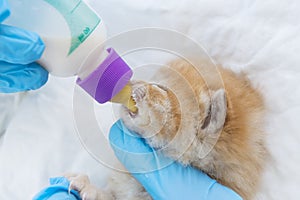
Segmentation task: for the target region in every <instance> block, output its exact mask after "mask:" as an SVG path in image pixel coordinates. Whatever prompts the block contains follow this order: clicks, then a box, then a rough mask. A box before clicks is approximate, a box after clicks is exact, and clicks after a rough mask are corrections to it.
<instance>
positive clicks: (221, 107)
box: [121, 81, 226, 147]
mask: <svg viewBox="0 0 300 200" xmlns="http://www.w3.org/2000/svg"><path fill="white" fill-rule="evenodd" d="M132 89H133V90H132V96H133V99H134V100H135V101H136V106H137V108H138V111H137V112H136V113H132V112H130V111H129V110H128V109H127V108H125V107H123V108H122V111H121V117H122V119H123V121H124V123H125V125H126V126H127V127H128V128H129V129H130V130H132V131H135V132H137V133H139V134H141V135H142V136H143V137H145V138H151V137H152V136H155V140H156V142H155V143H156V144H152V145H155V146H157V147H161V146H163V145H164V142H168V141H170V139H172V138H174V136H175V135H176V134H177V133H178V131H179V129H180V131H181V132H185V135H186V136H187V133H188V132H189V133H191V134H194V135H196V134H197V135H199V134H202V135H204V136H206V135H208V134H215V133H217V132H218V131H220V129H222V127H223V125H224V122H225V117H226V97H225V91H224V90H223V89H220V90H217V91H212V92H208V91H205V92H204V91H203V92H200V93H198V94H199V95H198V97H197V100H198V101H197V103H195V101H193V100H192V99H193V98H191V97H184V98H183V99H184V101H185V102H184V103H183V102H182V101H180V100H179V99H178V97H179V96H182V94H179V95H178V94H176V95H175V94H174V93H173V92H172V91H171V90H170V89H169V88H166V87H164V86H161V85H158V84H151V83H146V82H141V81H138V82H132ZM183 90H185V89H183ZM207 92H208V93H207ZM179 101H180V102H181V103H180V104H181V106H183V107H184V109H182V108H180V104H179ZM194 104H199V107H198V105H194ZM195 107H198V108H199V109H200V111H199V109H195ZM191 127H192V128H191ZM197 127H198V130H196V129H197ZM193 128H195V130H192V129H193Z"/></svg>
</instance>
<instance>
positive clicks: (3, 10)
mask: <svg viewBox="0 0 300 200" xmlns="http://www.w3.org/2000/svg"><path fill="white" fill-rule="evenodd" d="M9 14H10V11H9V6H8V3H7V1H6V0H0V23H1V22H3V20H5V19H6V18H7V17H8V16H9Z"/></svg>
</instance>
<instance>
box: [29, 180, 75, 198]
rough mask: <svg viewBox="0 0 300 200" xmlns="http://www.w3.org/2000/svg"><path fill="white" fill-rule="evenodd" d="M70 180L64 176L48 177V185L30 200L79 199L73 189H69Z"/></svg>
mask: <svg viewBox="0 0 300 200" xmlns="http://www.w3.org/2000/svg"><path fill="white" fill-rule="evenodd" d="M69 185H70V182H69V181H68V179H67V178H65V177H56V178H51V179H50V186H49V187H47V188H45V189H43V190H42V191H40V192H39V193H38V194H37V195H35V196H34V197H33V199H32V200H81V198H80V196H79V194H78V192H77V191H75V190H71V191H69Z"/></svg>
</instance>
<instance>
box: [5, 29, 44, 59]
mask: <svg viewBox="0 0 300 200" xmlns="http://www.w3.org/2000/svg"><path fill="white" fill-rule="evenodd" d="M44 49H45V45H44V43H43V41H42V40H41V38H40V37H39V36H38V35H37V34H36V33H34V32H30V31H26V30H23V29H21V28H17V27H13V26H8V25H4V24H0V52H1V53H0V60H2V61H5V62H8V63H15V64H29V63H32V62H34V61H36V60H38V59H39V58H40V57H41V56H42V53H43V51H44Z"/></svg>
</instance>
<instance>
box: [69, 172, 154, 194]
mask: <svg viewBox="0 0 300 200" xmlns="http://www.w3.org/2000/svg"><path fill="white" fill-rule="evenodd" d="M65 177H67V178H68V179H69V181H70V189H74V190H77V191H78V192H79V194H80V196H81V197H82V199H83V200H152V198H151V197H150V195H149V194H148V193H147V192H146V191H145V189H144V188H143V186H142V185H140V184H139V183H138V182H137V181H136V180H135V179H134V178H133V177H132V176H131V175H130V174H128V173H120V172H115V173H114V174H113V176H112V177H111V178H110V180H109V183H108V185H107V187H106V189H105V190H101V189H97V188H96V187H95V186H93V185H91V183H90V181H89V178H88V177H87V176H86V175H76V174H75V175H74V174H70V175H66V176H65Z"/></svg>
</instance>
